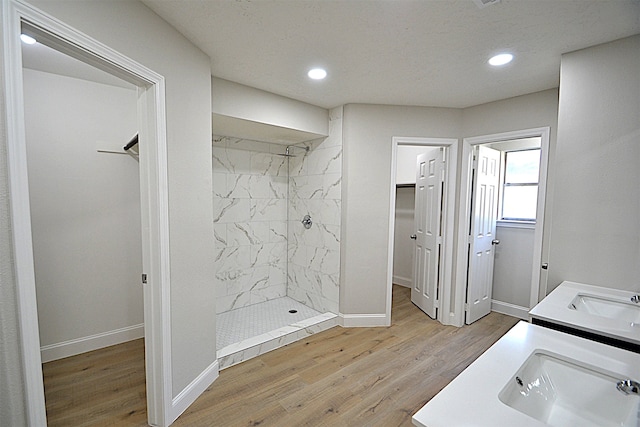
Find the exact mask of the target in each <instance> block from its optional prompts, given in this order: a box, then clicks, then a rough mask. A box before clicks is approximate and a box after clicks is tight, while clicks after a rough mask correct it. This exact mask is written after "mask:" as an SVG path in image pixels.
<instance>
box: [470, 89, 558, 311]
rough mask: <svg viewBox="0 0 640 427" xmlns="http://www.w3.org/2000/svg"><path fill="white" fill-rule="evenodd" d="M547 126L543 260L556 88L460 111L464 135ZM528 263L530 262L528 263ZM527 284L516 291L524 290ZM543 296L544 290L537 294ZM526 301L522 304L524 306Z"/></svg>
mask: <svg viewBox="0 0 640 427" xmlns="http://www.w3.org/2000/svg"><path fill="white" fill-rule="evenodd" d="M546 126H549V127H550V134H549V163H548V169H547V192H546V201H545V223H544V230H543V242H542V260H543V261H544V260H546V259H547V258H548V255H547V254H548V252H549V242H548V236H549V230H550V227H551V221H550V212H551V209H552V205H553V203H552V201H553V183H554V181H555V147H556V134H557V129H558V90H557V89H549V90H545V91H542V92H536V93H532V94H529V95H523V96H518V97H515V98H510V99H505V100H502V101H496V102H491V103H489V104H484V105H478V106H476V107H470V108H466V109H465V110H464V113H463V134H464V136H465V137H471V136H480V135H491V134H495V133H502V132H509V131H516V130H522V129H531V128H537V127H546ZM529 265H531V264H529ZM545 282H546V270H541V272H540V283H541V286H540V288H541V289H540V292H541V293H544V283H545ZM529 291H530V288H529V287H527V289H521V290H519V291H518V292H519V293H520V294H524V293H526V292H529ZM540 297H544V294H542V295H540ZM528 305H529V304H528V303H527V304H525V307H526V306H528Z"/></svg>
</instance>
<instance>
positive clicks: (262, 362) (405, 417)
mask: <svg viewBox="0 0 640 427" xmlns="http://www.w3.org/2000/svg"><path fill="white" fill-rule="evenodd" d="M517 321H518V319H515V318H512V317H509V316H504V315H501V314H498V313H491V314H490V315H488V316H486V317H484V318H482V319H480V320H479V321H478V322H476V323H474V324H473V325H468V326H465V327H463V328H455V327H451V326H443V325H441V324H440V323H438V322H437V321H434V320H431V319H429V318H428V317H427V316H426V315H425V314H424V313H422V312H421V311H420V310H419V309H418V308H417V307H416V306H414V305H413V304H412V303H411V299H410V289H408V288H403V287H400V286H394V289H393V309H392V325H391V326H390V327H388V328H341V327H336V328H332V329H329V330H327V331H324V332H321V333H318V334H314V335H311V336H309V337H307V338H305V339H304V340H302V341H298V342H296V343H293V344H290V345H288V346H286V347H283V348H280V349H278V350H274V351H272V352H269V353H266V354H263V355H261V356H259V357H257V358H254V359H251V360H249V361H247V362H243V363H241V364H239V365H235V366H233V367H231V368H228V369H225V370H224V371H222V372H221V373H220V376H219V378H218V379H217V380H216V382H215V383H214V384H212V385H211V387H209V388H208V389H207V390H206V391H205V392H204V393H203V394H202V395H201V396H200V397H199V398H198V399H197V400H196V402H195V403H194V404H193V405H191V407H190V408H188V409H187V411H185V413H184V414H182V415H181V416H180V417H179V418H178V420H176V422H175V424H174V425H175V426H211V427H217V426H221V427H227V426H247V427H248V426H317V427H336V426H367V427H370V426H371V427H375V426H380V427H383V426H384V427H394V426H406V427H409V426H411V416H412V415H413V414H414V413H415V412H416V411H417V410H418V409H420V408H421V407H422V406H423V405H424V404H425V403H426V402H428V401H429V400H430V399H431V398H432V397H433V396H434V395H435V394H436V393H438V392H439V391H440V390H441V389H442V388H444V387H445V386H446V385H447V384H448V383H449V382H451V380H452V379H453V378H455V376H457V375H458V374H459V373H460V372H461V371H462V370H464V369H465V368H466V367H467V366H468V365H469V364H470V363H472V362H473V361H474V360H475V359H476V358H477V357H478V356H479V355H480V354H482V352H484V351H485V350H486V349H487V348H489V347H490V346H491V345H492V344H493V343H494V342H495V341H497V340H498V339H499V338H500V337H501V336H502V335H503V334H504V333H505V332H506V331H507V330H509V329H510V328H511V327H512V326H513V325H514V324H515V323H517ZM43 371H44V376H45V394H46V402H47V416H48V419H49V423H50V424H49V425H51V426H102V425H105V426H107V425H109V426H144V425H146V408H145V388H144V344H143V342H142V340H136V341H132V342H130V343H125V344H121V345H119V346H113V347H109V348H107V349H102V350H97V351H95V352H90V353H86V354H84V355H79V356H75V357H71V358H68V359H63V360H60V361H55V362H49V363H46V364H44V366H43Z"/></svg>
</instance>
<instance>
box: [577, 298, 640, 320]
mask: <svg viewBox="0 0 640 427" xmlns="http://www.w3.org/2000/svg"><path fill="white" fill-rule="evenodd" d="M569 308H570V309H572V310H577V311H583V312H585V313H589V314H591V315H594V316H599V317H604V318H607V319H614V320H619V321H621V322H624V323H628V324H630V325H631V326H638V327H640V304H637V303H633V302H631V301H629V302H627V301H622V300H616V299H612V298H606V297H601V296H596V295H589V294H582V293H579V294H578V295H576V297H575V298H574V299H573V301H571V303H570V304H569Z"/></svg>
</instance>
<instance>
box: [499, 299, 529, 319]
mask: <svg viewBox="0 0 640 427" xmlns="http://www.w3.org/2000/svg"><path fill="white" fill-rule="evenodd" d="M491 311H495V312H498V313H502V314H506V315H508V316H513V317H517V318H520V319H523V320H527V321H528V320H529V308H527V307H522V306H519V305H515V304H510V303H508V302H502V301H496V300H491Z"/></svg>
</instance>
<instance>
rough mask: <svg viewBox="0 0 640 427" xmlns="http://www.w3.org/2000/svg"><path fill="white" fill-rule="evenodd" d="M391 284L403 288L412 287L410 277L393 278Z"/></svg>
mask: <svg viewBox="0 0 640 427" xmlns="http://www.w3.org/2000/svg"><path fill="white" fill-rule="evenodd" d="M392 283H393V284H394V285H400V286H404V287H405V288H410V287H411V286H412V285H413V280H412V279H411V277H401V276H393V281H392Z"/></svg>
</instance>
